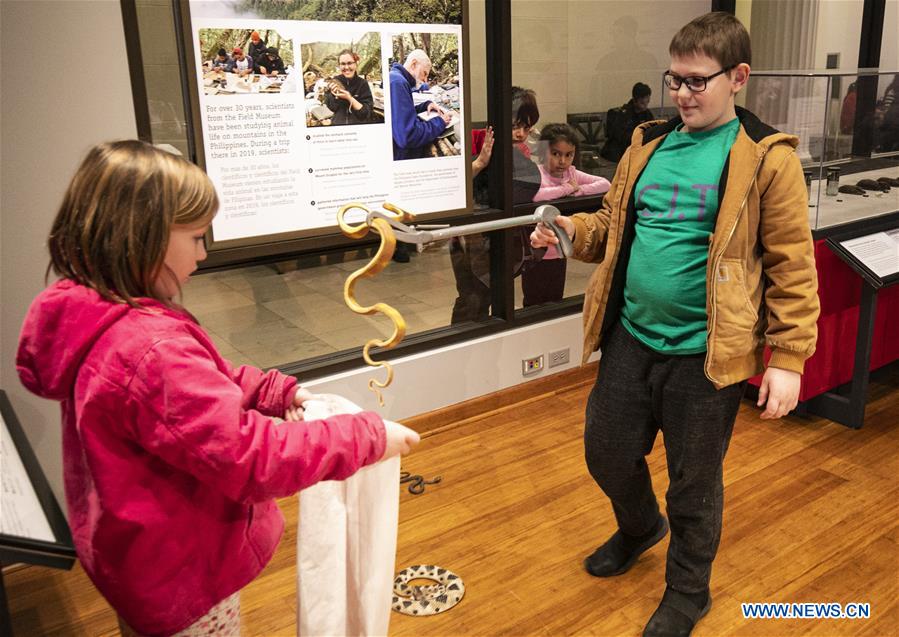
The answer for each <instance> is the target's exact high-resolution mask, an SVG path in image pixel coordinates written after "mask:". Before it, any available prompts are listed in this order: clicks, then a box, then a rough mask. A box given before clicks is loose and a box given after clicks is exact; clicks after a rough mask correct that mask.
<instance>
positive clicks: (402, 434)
mask: <svg viewBox="0 0 899 637" xmlns="http://www.w3.org/2000/svg"><path fill="white" fill-rule="evenodd" d="M384 432H385V433H386V435H387V444H386V445H385V447H384V455H383V456H381V460H386V459H387V458H392V457H393V456H396V455H401V456H404V455H406V454H407V453H409V452H410V451H412V447H414V446H415V445H417V444H418V442H419V441H420V440H421V438H420V437H419V435H418V433H417V432H415V431H413V430H411V429H409V428H408V427H406V426H405V425H401V424H399V423H398V422H391V421H389V420H385V421H384Z"/></svg>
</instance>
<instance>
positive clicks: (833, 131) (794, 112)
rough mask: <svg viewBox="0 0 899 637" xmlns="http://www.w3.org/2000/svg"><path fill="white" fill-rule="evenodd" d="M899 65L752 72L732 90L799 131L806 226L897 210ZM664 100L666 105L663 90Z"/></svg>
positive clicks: (775, 122)
mask: <svg viewBox="0 0 899 637" xmlns="http://www.w3.org/2000/svg"><path fill="white" fill-rule="evenodd" d="M897 93H899V71H884V70H867V69H859V70H856V71H851V72H850V71H760V72H753V73H752V75H751V76H750V79H749V83H748V84H747V86H746V88H745V89H744V90H743V91H742V92H741V93H740V94H739V95H738V96H737V104H738V105H739V106H743V107H745V108H747V109H749V110H750V111H752V112H753V113H755V114H756V115H757V116H758V117H759V119H761V120H762V121H763V122H765V123H767V124H769V125H771V126H773V127H774V128H776V129H778V130H780V131H783V132H786V133H792V134H795V135H797V136H798V137H799V146H798V148H797V153H798V155H799V158H800V160H801V162H802V167H803V169H804V172H805V178H806V184H807V187H808V191H809V224H810V226H811V228H812V229H813V230H822V229H824V228H828V227H831V226H838V225H843V224H845V223H849V222H853V221H858V220H860V219H865V218H870V217H876V216H879V215H883V214H887V213H891V212H896V211H897V210H899V95H897ZM662 95H663V99H664V100H665V102H667V103H663V109H662V110H663V111H664V110H665V108H664V107H668V108H671V107H672V106H673V105H672V104H671V100H670V96H669V95H668V91H667V90H666V91H663V92H662Z"/></svg>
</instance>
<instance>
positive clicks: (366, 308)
mask: <svg viewBox="0 0 899 637" xmlns="http://www.w3.org/2000/svg"><path fill="white" fill-rule="evenodd" d="M384 208H385V209H386V210H389V211H390V212H391V213H393V214H392V215H385V216H389V217H391V218H392V219H395V220H396V221H401V222H408V221H413V220H414V219H415V215H413V214H412V213H409V212H406V211H405V210H402V209H400V208H398V207H396V206H394V205H393V204H390V203H385V204H384ZM354 209H357V210H363V211H365V213H366V214H367V217H366V219H365V220H364V221H363V222H362V223H359V224H357V225H350V224H349V223H347V222H346V219H345V217H346V214H347V213H348V212H349V211H351V210H354ZM337 224H338V225H339V226H340V230H341V231H342V232H343V234H345V235H346V236H347V237H350V238H351V239H361V238H362V237H364V236H365V235H367V234H368V231H369V229H373V230H374V231H375V232H377V233H378V234H379V235H380V236H381V245H380V247H379V248H378V251H377V253H375V256H374V257H373V258H372V260H371V261H369V262H368V263H367V264H366V265H365V266H363V267H361V268H359V269H358V270H356V271H355V272H353V273H352V274H350V275H349V276H348V277H347V279H346V281H345V282H344V284H343V300H344V302H345V303H346V304H347V306H348V307H349V308H350V309H351V310H353V311H354V312H356V313H357V314H365V315H370V314H376V313H378V312H380V313H382V314H384V315H385V316H386V317H387V318H389V319H390V320H391V321H392V322H393V334H391V335H390V338H388V339H386V340H385V339H379V338H373V339H369V340H368V341H366V342H365V346H364V347H363V348H362V358H363V359H364V360H365V362H366V363H367V364H368V365H371V366H372V367H383V368H384V369H386V370H387V378H386V379H385V380H384V382H380V381H378V380H377V379H374V378H372V379H371V380H369V381H368V388H369V389H370V390H372V391H373V392H374V393H375V395H376V396H377V397H378V404H379V405H380V406H382V407H383V406H384V397H383V396H382V394H381V390H382V389H384V388H385V387H387V386H389V385H390V383H392V382H393V367H392V366H391V365H390V363H388V362H387V361H376V360H373V359H372V357H371V354H370V350H371V348H372V347H382V348H384V349H392V348H394V347H396V346H397V345H399V344H400V341H402V340H403V337H404V336H405V335H406V321H405V320H404V319H403V317H402V315H401V314H400V313H399V311H397V309H396V308H394V307H392V306H390V305H388V304H387V303H375V304H374V305H361V304H360V303H359V302H358V301H356V297H355V287H356V281H358V280H359V279H365V278H370V277H373V276H375V275H376V274H378V273H379V272H381V270H383V269H384V268H386V267H387V266H388V265H389V264H390V259H391V258H392V257H393V252H394V250H395V249H396V236H394V234H393V228H391V227H390V224H389V223H388V222H387V220H386V219H382V218H380V217H374V216H372V214H371V210H369V209H368V208H367V207H366V206H364V205H362V204H361V203H349V204H347V205H345V206H343V207H342V208H341V209H340V210H339V211H338V212H337Z"/></svg>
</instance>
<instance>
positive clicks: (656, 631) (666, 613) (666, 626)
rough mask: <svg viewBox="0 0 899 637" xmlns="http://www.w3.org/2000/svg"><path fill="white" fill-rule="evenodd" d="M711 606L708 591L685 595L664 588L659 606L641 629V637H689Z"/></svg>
mask: <svg viewBox="0 0 899 637" xmlns="http://www.w3.org/2000/svg"><path fill="white" fill-rule="evenodd" d="M711 607H712V596H711V595H709V594H708V593H705V595H702V594H700V593H696V594H692V595H687V594H684V593H680V592H678V591H676V590H674V589H671V588H666V589H665V594H664V595H663V596H662V601H661V602H660V603H659V607H658V608H657V609H656V612H654V613H653V614H652V617H650V618H649V622H648V623H647V624H646V628H644V629H643V637H690V633H692V632H693V628H695V627H696V624H697V623H699V620H700V619H702V618H703V617H705V616H706V615H707V614H708V612H709V609H710V608H711Z"/></svg>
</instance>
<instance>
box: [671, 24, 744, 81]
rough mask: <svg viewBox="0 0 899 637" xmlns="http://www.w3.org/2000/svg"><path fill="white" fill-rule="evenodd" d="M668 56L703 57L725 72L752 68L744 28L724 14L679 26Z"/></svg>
mask: <svg viewBox="0 0 899 637" xmlns="http://www.w3.org/2000/svg"><path fill="white" fill-rule="evenodd" d="M668 53H669V54H670V55H671V57H688V56H691V55H695V54H697V53H704V54H705V55H707V56H709V57H710V58H713V59H715V60H717V61H718V63H719V64H721V67H722V68H725V69H727V68H733V67H735V66H737V65H738V64H743V63H746V64H749V65H750V66H751V65H752V46H751V44H750V40H749V33H748V32H747V31H746V27H744V26H743V23H742V22H740V21H739V20H738V19H737V18H736V16H734V15H732V14H730V13H726V12H724V11H712V12H711V13H706V14H705V15H701V16H699V17H698V18H695V19H694V20H692V21H690V22H689V23H687V24H685V25H684V26H682V27H681V29H680V31H678V32H677V33H675V34H674V37H673V38H672V39H671V44H670V45H669V46H668Z"/></svg>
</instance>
